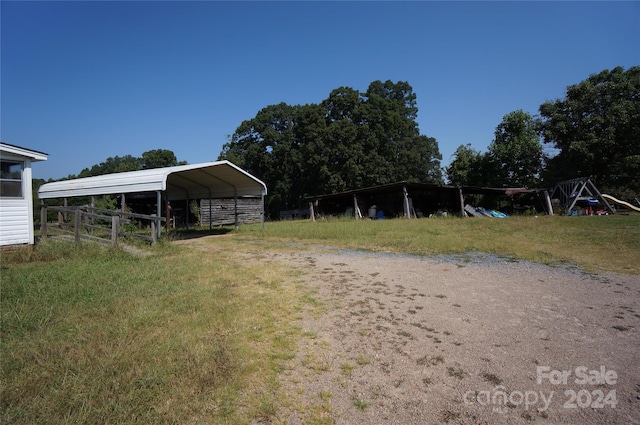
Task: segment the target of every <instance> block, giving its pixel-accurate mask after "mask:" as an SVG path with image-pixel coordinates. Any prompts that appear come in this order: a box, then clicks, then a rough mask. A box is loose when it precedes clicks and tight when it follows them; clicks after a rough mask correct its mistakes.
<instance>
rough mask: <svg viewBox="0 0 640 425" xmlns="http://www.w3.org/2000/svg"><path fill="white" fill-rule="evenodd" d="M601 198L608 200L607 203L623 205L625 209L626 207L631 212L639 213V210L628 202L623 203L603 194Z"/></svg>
mask: <svg viewBox="0 0 640 425" xmlns="http://www.w3.org/2000/svg"><path fill="white" fill-rule="evenodd" d="M602 197H603V198H605V199H607V200H609V201H611V202H614V203H616V204H618V205H624V206H625V207H627V208H630V209H632V210H634V211H638V212H640V208H638V207H636V206H634V205H631V204H630V203H628V202H625V201H621V200H619V199H616V198H614V197H613V196H611V195H605V194H604V193H603V194H602Z"/></svg>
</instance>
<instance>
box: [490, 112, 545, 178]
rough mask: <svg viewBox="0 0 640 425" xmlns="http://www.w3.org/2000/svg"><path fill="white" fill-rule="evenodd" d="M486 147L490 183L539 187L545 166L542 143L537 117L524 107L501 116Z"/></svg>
mask: <svg viewBox="0 0 640 425" xmlns="http://www.w3.org/2000/svg"><path fill="white" fill-rule="evenodd" d="M494 134H495V138H494V139H493V141H492V142H491V144H489V147H488V149H487V154H486V155H487V158H486V161H485V162H486V164H487V165H486V166H487V184H488V185H489V186H497V187H503V186H507V187H536V186H537V185H538V183H539V181H540V172H541V171H542V167H543V153H542V144H541V143H540V136H539V135H538V128H537V123H536V121H535V119H534V118H533V117H532V116H531V115H530V114H529V113H527V112H524V111H523V110H517V111H513V112H511V113H509V114H507V115H505V116H504V117H503V118H502V122H501V123H500V124H498V126H497V127H496V131H495V133H494Z"/></svg>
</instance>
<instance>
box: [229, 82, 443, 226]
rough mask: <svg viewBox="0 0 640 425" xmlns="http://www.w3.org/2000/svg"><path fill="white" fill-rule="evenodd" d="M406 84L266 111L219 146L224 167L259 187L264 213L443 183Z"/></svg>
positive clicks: (344, 91) (343, 91)
mask: <svg viewBox="0 0 640 425" xmlns="http://www.w3.org/2000/svg"><path fill="white" fill-rule="evenodd" d="M417 113H418V108H417V106H416V95H415V94H414V93H413V89H412V88H411V86H410V85H409V84H408V83H406V82H397V83H393V82H391V81H386V82H384V83H383V82H381V81H375V82H373V83H371V84H370V85H369V87H368V89H367V91H366V92H359V91H358V90H355V89H352V88H349V87H340V88H338V89H335V90H333V91H332V92H331V93H330V94H329V97H328V98H327V99H325V100H323V101H322V102H321V103H319V104H307V105H298V106H291V105H287V104H286V103H280V104H278V105H271V106H267V107H266V108H264V109H262V110H261V111H259V112H258V114H257V115H256V116H255V117H254V118H252V119H250V120H247V121H244V122H242V124H240V126H239V127H238V128H237V129H236V131H235V133H234V134H233V135H232V136H231V137H230V140H229V142H228V143H226V144H225V145H224V146H223V149H222V152H221V154H220V156H219V159H226V160H229V161H231V162H233V163H235V164H237V165H238V166H240V167H242V168H244V169H246V170H247V171H249V172H250V173H252V174H254V175H255V176H257V177H258V178H260V179H262V180H263V181H265V183H266V184H267V187H268V188H269V193H270V195H269V196H268V198H267V209H268V211H270V212H272V213H273V212H275V213H277V212H278V211H279V210H283V209H290V208H296V207H298V206H300V205H303V204H304V198H305V196H310V195H316V194H322V193H334V192H340V191H345V190H350V189H355V188H360V187H367V186H373V185H379V184H385V183H392V182H396V181H402V180H406V181H416V182H430V183H442V181H443V178H442V171H441V169H440V160H441V159H442V156H441V154H440V151H439V149H438V144H437V142H436V140H435V139H434V138H432V137H428V136H425V135H422V134H420V131H419V129H418V125H417V123H416V117H417Z"/></svg>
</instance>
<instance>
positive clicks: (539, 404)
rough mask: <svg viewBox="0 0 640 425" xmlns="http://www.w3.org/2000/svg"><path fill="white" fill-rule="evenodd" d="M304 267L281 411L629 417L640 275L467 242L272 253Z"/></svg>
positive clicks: (638, 393)
mask: <svg viewBox="0 0 640 425" xmlns="http://www.w3.org/2000/svg"><path fill="white" fill-rule="evenodd" d="M270 258H271V259H272V260H275V261H284V262H287V263H288V264H290V265H291V267H295V268H298V269H300V270H301V271H303V276H302V278H301V279H302V283H301V284H300V285H301V290H302V291H304V292H305V293H306V294H307V295H306V297H307V299H308V302H307V303H306V305H307V307H306V308H305V310H304V311H302V312H301V313H300V317H299V324H300V326H301V327H302V329H303V338H302V340H301V342H300V345H299V350H298V353H297V355H296V357H295V358H294V359H292V360H291V361H289V362H288V364H287V366H286V368H285V370H284V371H283V373H282V375H281V381H282V390H283V391H284V392H285V393H286V394H287V395H288V400H289V402H288V403H287V405H286V406H285V407H284V409H283V410H281V411H280V412H279V414H278V416H277V418H276V421H278V422H280V423H290V424H303V423H338V424H443V423H450V424H607V423H611V424H640V338H639V335H638V331H639V330H640V277H639V276H627V275H617V274H610V273H606V274H587V273H584V272H582V271H580V270H579V269H577V268H575V267H569V266H562V267H550V266H546V265H541V264H534V263H530V262H526V261H514V260H512V259H506V258H499V257H495V256H489V255H482V254H470V255H463V256H440V257H429V258H422V257H414V256H406V255H392V254H373V253H363V252H354V251H339V250H332V249H326V248H317V249H311V250H310V251H308V250H306V249H305V250H301V251H299V253H298V254H287V253H280V252H278V253H275V252H274V253H272V254H270Z"/></svg>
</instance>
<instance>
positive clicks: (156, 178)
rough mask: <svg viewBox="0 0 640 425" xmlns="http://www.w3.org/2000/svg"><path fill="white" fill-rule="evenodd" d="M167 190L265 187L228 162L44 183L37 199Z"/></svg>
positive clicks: (171, 196)
mask: <svg viewBox="0 0 640 425" xmlns="http://www.w3.org/2000/svg"><path fill="white" fill-rule="evenodd" d="M157 191H162V192H165V193H166V196H167V199H168V200H180V199H201V198H227V197H229V198H231V197H236V196H261V195H263V194H266V193H267V186H266V185H265V184H264V183H263V182H262V181H261V180H259V179H257V178H256V177H254V176H252V175H251V174H249V173H247V172H246V171H244V170H242V169H241V168H240V167H238V166H236V165H234V164H232V163H231V162H229V161H216V162H207V163H203V164H191V165H178V166H175V167H164V168H153V169H150V170H140V171H128V172H124V173H114V174H105V175H102V176H95V177H86V178H81V179H73V180H64V181H58V182H53V183H47V184H44V185H42V186H41V187H40V189H39V190H38V197H39V198H40V199H51V198H67V197H74V196H92V195H112V194H121V193H141V192H157Z"/></svg>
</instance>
